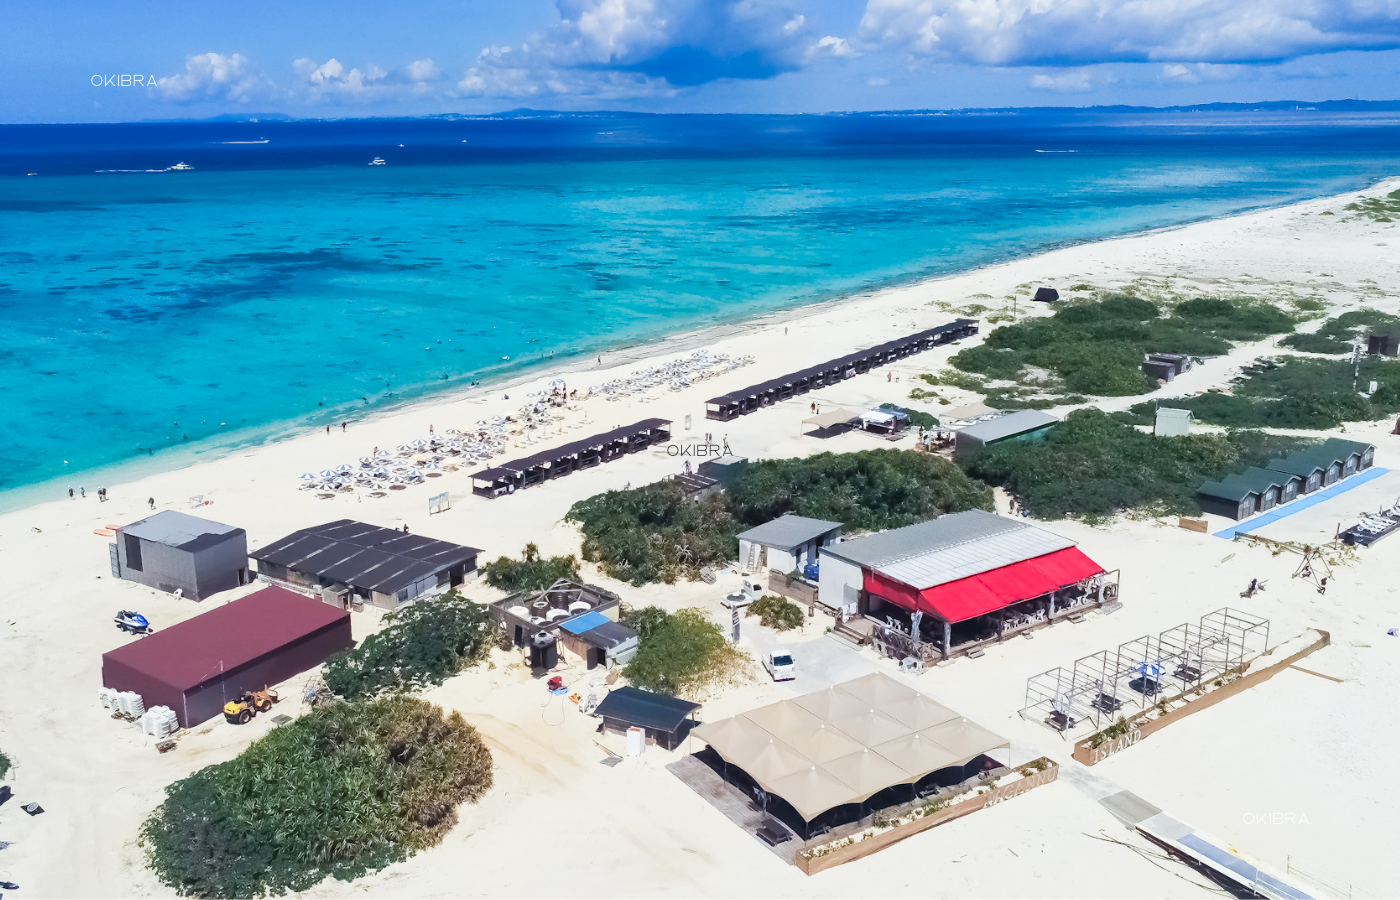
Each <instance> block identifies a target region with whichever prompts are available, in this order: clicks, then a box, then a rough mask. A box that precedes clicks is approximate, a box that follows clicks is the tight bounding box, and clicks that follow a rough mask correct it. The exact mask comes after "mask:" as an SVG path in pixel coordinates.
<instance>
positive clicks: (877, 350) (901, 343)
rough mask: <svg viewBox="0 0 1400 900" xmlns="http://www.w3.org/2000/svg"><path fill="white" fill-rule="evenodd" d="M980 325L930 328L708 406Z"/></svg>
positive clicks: (732, 393) (772, 380) (723, 397)
mask: <svg viewBox="0 0 1400 900" xmlns="http://www.w3.org/2000/svg"><path fill="white" fill-rule="evenodd" d="M976 324H977V322H976V320H974V319H957V320H956V321H953V322H949V323H948V324H946V325H939V326H938V327H936V328H929V329H926V330H924V331H920V332H918V333H916V334H911V335H909V336H908V337H903V338H899V339H898V340H893V341H887V342H885V343H883V344H879V345H877V346H874V347H870V348H868V349H866V350H859V351H857V352H855V353H848V354H846V355H845V356H838V357H836V358H835V359H831V360H827V361H826V362H824V363H821V364H820V365H815V366H809V367H807V368H805V369H798V370H797V371H796V372H792V373H790V374H787V375H781V376H779V377H777V378H770V379H768V380H767V381H760V382H759V383H758V384H752V385H749V386H748V387H746V388H741V389H739V390H737V391H730V392H729V393H727V394H720V395H719V396H718V397H712V398H710V400H709V401H708V402H709V403H710V404H713V405H716V406H724V405H726V404H728V403H737V402H740V401H743V400H746V399H748V398H749V397H754V396H758V395H760V394H763V393H766V392H768V391H771V390H775V389H778V388H782V387H785V386H787V385H790V384H795V383H797V382H799V381H802V380H803V379H804V378H814V377H816V376H818V375H823V374H825V373H827V372H829V371H831V370H833V369H847V368H850V367H851V366H854V365H855V364H856V363H857V362H859V361H860V360H862V359H866V358H867V357H872V356H878V355H879V354H882V353H889V352H890V351H892V350H898V349H900V348H902V347H908V346H910V345H911V344H919V343H922V342H924V341H927V340H932V339H935V338H937V337H938V336H940V335H942V334H945V333H947V332H950V331H953V332H957V331H961V330H962V329H964V328H967V327H968V326H969V325H976Z"/></svg>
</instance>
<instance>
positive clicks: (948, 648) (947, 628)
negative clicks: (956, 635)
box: [943, 619, 953, 659]
mask: <svg viewBox="0 0 1400 900" xmlns="http://www.w3.org/2000/svg"><path fill="white" fill-rule="evenodd" d="M952 652H953V623H951V622H949V621H948V620H947V619H944V620H943V658H944V659H947V658H948V656H949V654H951V653H952Z"/></svg>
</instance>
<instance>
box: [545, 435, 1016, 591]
mask: <svg viewBox="0 0 1400 900" xmlns="http://www.w3.org/2000/svg"><path fill="white" fill-rule="evenodd" d="M991 499H992V495H991V491H990V489H988V488H987V487H986V485H983V484H980V483H978V482H976V481H974V480H973V479H971V478H968V477H967V476H966V475H964V474H963V473H962V472H961V471H960V470H959V469H958V467H957V466H955V465H953V464H952V463H950V462H948V461H947V460H944V459H942V458H939V457H935V456H930V455H928V454H923V453H915V452H913V451H906V450H863V451H861V452H859V453H843V454H833V453H821V454H818V455H816V456H810V457H807V458H805V459H778V460H760V461H757V462H753V463H751V464H750V465H749V467H748V469H747V470H746V471H745V472H744V474H743V475H742V476H741V477H740V478H739V480H738V481H737V482H736V483H735V484H733V485H731V486H730V488H729V489H728V490H726V491H725V492H724V493H723V494H720V495H716V496H710V497H707V498H704V499H702V500H699V501H692V500H687V499H686V498H685V496H684V494H683V493H682V492H681V489H680V486H679V485H677V484H676V483H674V482H670V481H664V482H658V483H656V484H650V485H646V486H644V487H640V488H633V489H630V490H625V491H608V492H607V493H604V494H598V495H596V496H593V497H590V498H588V499H587V500H584V501H581V502H579V503H576V504H574V507H573V508H572V509H571V510H569V515H568V518H569V519H570V520H571V521H574V522H577V523H578V524H579V526H580V528H581V530H582V531H583V558H584V559H586V560H588V561H590V562H596V563H598V564H599V565H600V566H602V568H603V570H604V571H605V572H607V573H608V574H609V575H611V576H612V577H614V578H618V579H620V580H622V581H627V582H629V583H631V584H633V585H638V586H640V585H643V584H648V583H653V582H658V581H663V582H666V583H668V584H670V583H673V582H675V581H676V580H678V579H681V578H690V579H694V578H696V577H698V574H699V569H700V567H702V566H722V565H726V564H727V563H728V562H729V561H731V560H733V559H735V558H736V557H737V556H738V552H739V542H738V537H737V535H738V534H739V533H740V532H742V531H745V530H747V529H749V528H752V527H754V526H755V525H759V524H761V523H763V522H767V521H768V520H770V519H774V518H777V517H778V516H781V515H783V514H784V513H796V514H798V515H803V516H810V517H812V518H816V519H829V520H831V521H835V522H841V523H843V524H845V526H846V527H847V529H851V530H856V529H860V530H876V529H884V528H897V527H899V526H902V525H909V524H912V523H914V522H921V521H923V520H924V519H928V518H932V517H934V516H937V515H941V514H942V513H945V512H957V511H961V510H964V509H973V508H978V509H990V508H991Z"/></svg>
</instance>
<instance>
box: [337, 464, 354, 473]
mask: <svg viewBox="0 0 1400 900" xmlns="http://www.w3.org/2000/svg"><path fill="white" fill-rule="evenodd" d="M353 471H354V468H353V467H351V466H349V465H346V464H345V463H341V464H340V465H338V466H336V467H335V473H336V474H337V475H344V474H346V473H348V472H353Z"/></svg>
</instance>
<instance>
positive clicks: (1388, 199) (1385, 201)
mask: <svg viewBox="0 0 1400 900" xmlns="http://www.w3.org/2000/svg"><path fill="white" fill-rule="evenodd" d="M1343 208H1344V209H1345V210H1346V211H1347V212H1352V213H1356V214H1357V215H1359V216H1365V217H1366V218H1368V219H1371V220H1372V221H1375V222H1393V221H1395V219H1396V218H1397V217H1400V191H1391V192H1390V193H1389V194H1386V195H1385V196H1384V197H1367V198H1366V199H1364V200H1358V201H1356V202H1355V203H1348V204H1347V205H1346V206H1345V207H1343Z"/></svg>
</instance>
